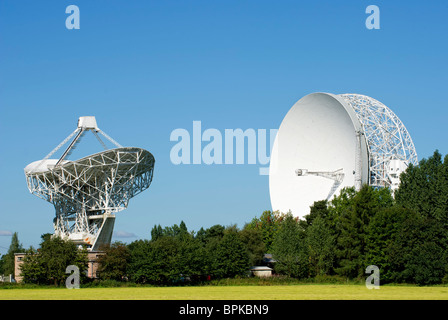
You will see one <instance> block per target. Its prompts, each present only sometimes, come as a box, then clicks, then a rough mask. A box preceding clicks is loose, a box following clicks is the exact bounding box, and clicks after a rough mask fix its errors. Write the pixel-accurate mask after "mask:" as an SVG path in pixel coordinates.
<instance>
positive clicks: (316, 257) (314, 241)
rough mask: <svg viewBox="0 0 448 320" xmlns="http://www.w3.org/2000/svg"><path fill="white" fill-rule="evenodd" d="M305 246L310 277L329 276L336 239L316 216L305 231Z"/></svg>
mask: <svg viewBox="0 0 448 320" xmlns="http://www.w3.org/2000/svg"><path fill="white" fill-rule="evenodd" d="M305 233H306V236H305V244H306V248H307V252H308V257H309V264H310V274H311V275H312V276H316V275H325V274H330V273H331V271H332V268H333V263H334V252H335V249H336V239H335V237H334V236H333V234H332V233H331V230H330V228H329V227H328V225H327V223H326V222H325V218H324V217H322V216H317V217H315V218H314V219H313V222H312V224H311V225H310V226H309V227H308V228H307V229H306V231H305Z"/></svg>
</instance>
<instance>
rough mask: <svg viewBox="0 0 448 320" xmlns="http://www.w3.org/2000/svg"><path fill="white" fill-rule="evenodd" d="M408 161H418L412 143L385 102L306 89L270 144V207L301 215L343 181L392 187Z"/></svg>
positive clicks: (330, 195)
mask: <svg viewBox="0 0 448 320" xmlns="http://www.w3.org/2000/svg"><path fill="white" fill-rule="evenodd" d="M409 163H413V164H417V154H416V151H415V148H414V144H413V142H412V139H411V137H410V135H409V133H408V131H407V130H406V128H405V127H404V125H403V124H402V122H401V121H400V119H399V118H398V117H397V116H396V115H395V114H394V113H393V112H392V111H391V110H390V109H389V108H388V107H386V106H385V105H383V104H382V103H380V102H378V101H377V100H375V99H372V98H370V97H367V96H364V95H358V94H342V95H335V94H330V93H312V94H309V95H307V96H305V97H303V98H302V99H300V100H299V101H298V102H296V103H295V104H294V106H293V107H292V108H291V109H290V110H289V112H288V113H287V115H286V116H285V118H284V119H283V121H282V123H281V125H280V128H279V131H278V133H277V137H276V139H275V142H274V145H273V149H272V153H271V161H270V167H269V191H270V197H271V204H272V209H273V210H274V211H277V210H278V211H280V212H284V213H286V212H288V211H291V213H292V214H293V215H294V216H297V217H303V216H305V215H307V214H309V210H310V206H311V205H312V204H313V203H314V202H315V201H318V200H325V199H327V200H331V199H332V198H333V197H334V196H335V195H337V194H338V193H339V192H340V190H341V189H342V188H344V187H353V186H354V187H355V188H356V189H357V190H359V188H360V187H361V185H363V184H369V185H372V186H375V187H389V188H391V189H395V188H397V187H398V184H399V174H400V173H401V172H402V171H404V170H405V169H406V167H407V166H408V164H409Z"/></svg>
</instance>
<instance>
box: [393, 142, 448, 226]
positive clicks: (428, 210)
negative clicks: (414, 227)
mask: <svg viewBox="0 0 448 320" xmlns="http://www.w3.org/2000/svg"><path fill="white" fill-rule="evenodd" d="M395 199H396V202H397V204H399V205H401V206H403V207H405V208H409V209H412V210H414V211H416V212H419V213H420V214H421V215H424V216H426V217H430V218H434V219H437V220H438V221H439V222H441V223H442V224H443V225H444V226H445V227H448V155H446V156H445V158H444V161H443V162H442V155H441V154H440V153H439V151H437V150H436V151H435V152H434V154H433V155H432V156H431V157H429V158H428V159H422V160H420V162H419V164H418V165H417V166H414V165H412V164H410V165H409V167H408V168H407V169H406V171H405V172H404V173H402V174H401V176H400V186H399V188H398V189H397V190H396V191H395Z"/></svg>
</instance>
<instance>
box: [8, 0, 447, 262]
mask: <svg viewBox="0 0 448 320" xmlns="http://www.w3.org/2000/svg"><path fill="white" fill-rule="evenodd" d="M72 4H74V5H77V6H78V7H79V9H80V29H79V30H68V29H67V28H66V27H65V20H66V18H67V17H68V14H66V13H65V9H66V7H67V6H68V5H72ZM371 4H374V5H377V6H378V7H379V8H380V19H381V20H380V29H379V30H368V29H367V28H366V27H365V20H366V18H367V17H368V14H366V13H365V9H366V7H367V6H368V5H371ZM447 14H448V2H446V1H442V0H441V1H437V0H433V1H406V2H399V1H380V0H372V1H364V0H354V1H330V0H329V1H323V0H317V1H311V0H310V1H283V0H280V1H275V2H274V1H264V0H253V1H244V0H238V1H236V0H235V1H234V0H225V1H199V0H190V1H184V0H183V1H172V0H168V1H165V0H163V1H162V0H157V1H137V0H134V1H124V0H107V1H105V0H104V1H103V0H95V1H84V0H71V1H64V0H57V1H25V0H22V1H17V0H2V1H1V2H0V147H1V149H0V150H1V151H0V177H1V180H2V183H1V184H0V201H1V206H0V253H5V252H6V250H7V247H8V246H9V244H10V239H11V237H10V236H8V233H9V232H15V231H16V232H18V233H19V240H20V241H21V242H22V244H23V245H24V246H25V247H29V246H30V245H33V246H34V247H36V246H38V244H39V242H40V235H41V234H43V233H47V232H52V219H53V217H54V208H53V206H52V205H51V204H49V203H47V202H45V201H43V200H40V199H39V198H37V197H35V196H33V195H31V194H30V193H29V192H28V190H27V187H26V182H25V177H24V173H23V168H24V167H25V166H26V165H27V164H28V163H30V162H32V161H35V160H39V159H41V158H43V157H44V156H45V155H46V154H47V153H49V152H50V151H51V150H52V149H53V148H54V147H55V146H56V145H57V144H58V143H59V142H60V141H62V140H63V139H64V138H65V137H66V136H67V135H68V134H69V133H71V132H72V131H73V130H74V129H75V127H76V122H77V119H78V117H79V116H85V115H95V116H96V118H97V121H98V125H99V127H100V128H101V129H102V130H104V131H105V132H106V133H108V134H109V135H110V136H112V137H113V138H114V139H116V140H117V141H118V142H120V143H121V144H122V145H126V146H138V147H141V148H144V149H147V150H149V151H150V152H152V153H153V154H154V156H155V158H156V167H155V174H154V180H153V183H152V185H151V187H150V189H148V190H146V191H145V192H144V193H142V194H140V195H138V196H137V197H135V198H134V199H132V200H131V201H130V204H129V207H128V209H127V210H126V211H123V212H121V213H119V214H117V220H116V224H115V231H116V232H117V235H116V236H114V239H113V240H121V241H125V242H130V241H133V240H136V239H139V238H149V237H150V231H151V228H152V227H153V226H154V225H155V224H161V225H162V226H170V225H173V224H175V223H176V224H178V223H180V221H181V220H183V221H185V223H186V224H187V227H188V228H189V229H190V230H195V231H197V230H199V228H200V227H210V226H212V225H214V224H223V225H230V224H237V225H238V226H239V227H242V226H243V225H244V223H245V222H249V221H250V220H251V219H252V218H253V217H255V216H259V215H260V214H261V213H262V212H263V211H264V210H269V209H271V207H270V200H269V188H268V177H267V176H260V175H259V174H258V170H259V167H260V166H259V165H253V164H252V165H249V164H243V165H179V166H175V165H173V164H172V163H171V161H170V156H169V155H170V150H171V148H172V147H173V145H174V144H175V143H174V142H171V141H170V134H171V132H172V131H173V130H174V129H176V128H185V129H187V130H189V131H190V132H191V130H192V123H193V121H195V120H198V121H201V123H202V128H203V130H205V129H207V128H216V129H218V130H220V131H222V132H224V130H225V129H236V128H242V129H247V128H254V129H272V128H274V129H275V128H278V127H279V125H280V123H281V121H282V119H283V117H284V116H285V115H286V113H287V111H288V110H289V109H290V108H291V106H292V105H293V104H294V103H295V102H296V101H297V100H299V99H300V98H301V97H303V96H305V95H307V94H309V93H312V92H318V91H321V92H331V93H336V94H337V93H359V94H365V95H368V96H371V97H373V98H375V99H377V100H379V101H381V102H383V103H384V104H386V105H387V106H389V107H390V108H391V109H392V110H393V111H394V112H395V113H396V114H397V115H398V116H399V117H400V118H401V120H402V121H403V123H404V124H405V126H406V127H407V129H408V131H409V132H410V134H411V136H412V138H413V141H414V144H415V146H416V149H417V153H418V155H419V158H420V159H421V158H426V157H429V156H430V155H432V153H433V152H434V150H435V149H438V150H439V151H440V152H441V153H442V154H443V155H445V154H447V153H448V143H447V141H448V140H447V127H446V121H447V120H446V119H447V116H448V111H447V103H446V99H445V98H444V96H445V93H446V88H447V83H448V76H447V75H448V65H447V56H448V45H447V41H446V34H447V33H448V22H447V19H446V16H447ZM98 147H99V148H101V146H99V145H98ZM99 150H100V149H98V151H99ZM2 234H4V235H2ZM120 234H121V235H122V236H123V235H133V237H127V238H126V237H120Z"/></svg>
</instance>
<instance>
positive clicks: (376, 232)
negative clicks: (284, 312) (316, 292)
mask: <svg viewBox="0 0 448 320" xmlns="http://www.w3.org/2000/svg"><path fill="white" fill-rule="evenodd" d="M51 241H53V242H54V241H59V242H61V241H62V240H54V239H50V238H48V239H43V242H42V244H41V248H40V254H39V255H32V254H31V255H30V257H29V258H28V259H27V261H26V263H25V266H24V268H23V275H24V277H25V281H28V282H40V283H43V282H45V281H46V282H49V283H52V282H53V283H58V281H59V282H60V281H62V277H60V276H61V274H60V273H59V274H58V273H57V272H56V269H57V266H58V265H59V266H60V268H62V267H63V266H64V265H66V264H67V263H69V262H70V261H71V262H72V263H77V264H80V265H82V264H83V262H82V261H84V260H83V259H85V258H83V257H82V255H83V254H85V253H83V252H80V253H78V256H76V255H73V254H72V255H69V256H70V258H67V259H65V260H64V259H61V260H57V259H56V257H55V254H54V252H61V254H62V252H75V251H76V249H74V247H70V246H69V245H66V247H65V249H63V250H59V251H58V250H57V249H55V248H54V246H55V245H56V243H52V244H51V245H50V244H49V242H51ZM62 242H63V241H62ZM59 245H62V243H59ZM16 246H17V244H16ZM51 250H52V251H53V254H52V255H46V254H43V253H45V252H47V251H48V252H49V251H51ZM104 251H105V255H103V256H102V257H101V258H100V263H101V267H100V269H99V270H98V271H99V276H100V278H101V279H105V280H107V279H110V280H118V281H130V282H135V283H147V284H156V285H165V284H176V283H184V282H188V283H196V282H201V281H206V280H208V279H222V278H231V277H235V276H246V275H247V274H248V270H249V268H250V267H251V266H254V265H261V264H265V261H264V260H263V257H264V254H266V253H269V254H272V257H273V259H274V261H275V262H273V263H272V264H270V266H272V267H273V268H274V272H275V273H276V274H279V275H284V276H289V277H292V278H297V279H312V278H315V277H326V276H330V277H334V278H340V279H365V277H366V274H365V269H366V267H367V266H369V265H376V266H378V267H379V269H380V281H381V283H382V284H385V283H414V284H420V285H430V284H438V283H447V282H448V156H446V157H445V158H444V159H443V160H442V156H441V154H440V153H439V152H438V151H436V152H434V154H433V156H431V157H430V158H428V159H423V160H421V161H420V163H419V165H418V166H413V165H410V166H409V168H408V169H407V170H406V172H405V173H402V175H401V184H400V187H399V189H398V190H396V191H395V194H394V195H393V194H391V191H390V190H389V189H386V188H380V189H375V188H373V187H370V186H367V185H365V186H363V187H362V188H361V190H359V191H357V192H356V191H355V190H354V189H353V188H346V189H344V190H343V191H342V192H341V193H340V194H339V195H338V196H336V197H334V198H333V199H332V200H331V201H329V202H328V201H317V202H315V203H314V204H313V206H312V207H311V208H310V213H309V214H308V215H307V216H305V217H304V218H303V219H297V218H295V217H293V216H292V215H291V214H289V213H279V212H271V211H265V212H263V213H262V214H261V215H260V216H259V217H255V218H254V219H252V221H250V222H248V223H247V224H246V225H244V227H242V228H241V229H239V228H237V227H236V226H227V227H225V226H222V225H214V226H212V227H210V228H207V229H204V228H201V229H200V230H199V231H197V232H194V231H189V230H188V228H187V226H186V225H185V223H184V222H181V223H180V224H179V225H173V226H171V227H165V228H162V227H161V226H160V225H156V226H154V227H153V228H152V230H151V232H150V239H148V240H137V241H134V242H132V243H129V244H124V243H120V242H115V243H113V244H112V245H111V246H110V247H107V248H104ZM34 252H35V251H34ZM79 255H81V256H79ZM37 256H42V257H41V258H37ZM44 257H47V258H46V259H50V257H51V259H53V260H51V261H53V262H51V263H50V262H49V261H50V260H49V261H44ZM39 259H40V260H39ZM56 260H57V261H56ZM64 268H65V267H64ZM39 272H40V275H39ZM45 272H46V273H45Z"/></svg>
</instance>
